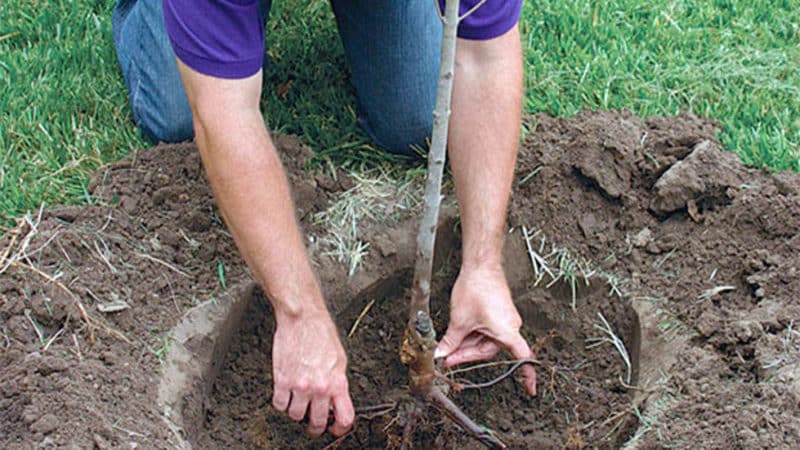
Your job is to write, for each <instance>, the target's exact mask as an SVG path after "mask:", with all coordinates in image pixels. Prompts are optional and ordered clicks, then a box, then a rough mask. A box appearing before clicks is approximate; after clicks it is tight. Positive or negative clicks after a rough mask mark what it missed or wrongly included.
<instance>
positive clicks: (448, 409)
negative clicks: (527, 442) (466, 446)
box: [427, 387, 508, 449]
mask: <svg viewBox="0 0 800 450" xmlns="http://www.w3.org/2000/svg"><path fill="white" fill-rule="evenodd" d="M427 397H428V399H429V400H430V401H431V402H432V403H433V405H434V406H435V407H436V408H438V409H439V410H440V411H441V412H442V413H443V414H444V415H446V416H447V417H448V418H449V419H450V420H452V421H453V422H454V423H455V424H456V425H458V426H460V427H461V428H462V429H463V430H464V431H465V432H466V433H467V434H469V435H470V436H472V437H473V438H475V439H476V440H477V441H479V442H480V443H481V444H483V445H485V446H486V447H487V448H491V449H506V448H508V445H507V444H506V443H505V442H503V440H502V439H500V437H499V436H498V435H497V433H496V432H495V431H493V430H491V429H489V428H486V427H483V426H481V425H478V424H477V423H475V421H473V420H472V419H471V418H470V417H469V416H467V415H466V414H464V412H463V411H461V408H459V407H458V406H457V405H456V404H455V403H453V401H452V400H450V398H449V397H447V395H445V393H444V392H442V390H441V389H438V388H436V387H432V388H431V389H430V391H429V392H428V396H427Z"/></svg>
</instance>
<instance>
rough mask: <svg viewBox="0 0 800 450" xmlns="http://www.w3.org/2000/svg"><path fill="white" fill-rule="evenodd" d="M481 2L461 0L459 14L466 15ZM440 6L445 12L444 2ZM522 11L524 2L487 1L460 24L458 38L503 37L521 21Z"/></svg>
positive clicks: (482, 38) (509, 0)
mask: <svg viewBox="0 0 800 450" xmlns="http://www.w3.org/2000/svg"><path fill="white" fill-rule="evenodd" d="M480 1H481V0H461V4H460V5H459V7H458V10H459V13H460V14H461V15H463V14H466V13H467V12H468V11H469V10H470V9H472V8H473V7H474V6H475V5H477V4H478V3H479V2H480ZM439 4H440V5H441V8H442V11H444V0H439ZM521 10H522V0H486V3H484V4H483V5H481V6H480V7H478V9H476V10H475V11H473V12H472V13H471V14H470V15H469V16H467V17H466V18H465V19H464V20H463V21H462V22H461V23H460V24H458V37H460V38H463V39H472V40H479V41H483V40H487V39H492V38H496V37H498V36H502V35H504V34H506V32H507V31H508V30H510V29H511V28H512V27H513V26H514V25H516V23H517V22H518V21H519V15H520V11H521Z"/></svg>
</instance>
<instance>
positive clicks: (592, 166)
mask: <svg viewBox="0 0 800 450" xmlns="http://www.w3.org/2000/svg"><path fill="white" fill-rule="evenodd" d="M529 125H530V126H529V128H530V129H531V132H530V133H529V134H528V135H527V136H526V138H525V141H524V143H523V146H522V151H521V153H520V158H519V164H518V169H517V183H516V184H515V192H514V196H513V198H512V205H511V211H510V214H509V218H510V219H509V223H510V225H511V226H512V227H513V229H512V232H511V233H509V238H508V240H507V273H508V276H509V280H510V282H511V284H512V288H513V291H514V293H515V300H516V301H517V303H518V305H519V307H520V310H521V312H522V314H523V316H524V317H525V322H526V328H525V333H526V334H527V336H528V337H529V338H530V340H531V342H535V346H536V348H537V354H538V357H539V358H540V359H541V360H543V362H544V364H545V365H546V366H545V367H540V368H539V374H540V376H539V392H540V395H539V396H538V397H536V398H534V399H528V398H526V397H525V396H524V395H523V392H522V389H521V388H520V386H519V384H518V383H516V382H514V381H511V380H507V381H505V382H503V383H501V384H499V385H496V386H494V387H492V388H490V389H485V390H482V391H480V392H474V391H465V392H462V393H459V394H455V395H454V398H455V399H456V401H457V402H458V403H459V404H461V405H463V407H464V409H465V410H466V411H468V412H469V413H470V414H472V415H473V416H474V417H475V418H477V419H478V420H479V421H481V422H482V423H485V424H487V425H489V426H492V427H495V428H496V429H497V430H499V431H500V432H501V433H502V434H503V435H504V436H505V437H506V438H507V439H508V440H509V441H510V442H512V443H513V445H514V446H515V447H525V448H540V447H546V448H552V447H562V446H568V447H570V446H571V447H581V446H589V447H605V448H611V447H619V446H620V445H621V444H622V443H624V442H625V441H629V443H630V444H631V445H632V446H639V447H642V448H656V447H663V446H683V447H690V446H697V445H698V443H702V446H704V447H711V448H753V447H771V448H791V447H794V446H796V443H797V442H800V419H798V417H800V367H799V366H800V334H798V330H797V329H798V327H797V326H796V325H797V322H798V319H800V305H799V304H798V297H799V294H800V274H799V273H798V271H799V270H800V237H798V230H799V229H800V177H798V175H796V174H788V173H778V174H769V173H767V172H765V171H761V170H755V169H747V168H744V167H742V166H741V165H740V164H739V163H738V161H737V160H736V158H735V156H734V155H733V154H731V153H726V152H721V151H719V150H718V147H717V146H718V143H717V142H716V140H715V138H714V133H715V128H714V125H713V124H711V123H709V122H707V121H704V120H702V119H697V118H694V117H691V116H678V117H670V118H650V119H644V120H643V119H640V118H637V117H634V116H632V115H630V114H627V113H614V112H596V113H585V114H580V115H578V116H576V117H573V118H569V119H552V118H549V117H545V116H537V117H536V118H535V120H533V121H532V122H531V123H530V124H529ZM704 141H708V142H707V143H704ZM278 144H279V147H280V148H281V150H282V154H283V155H284V161H285V163H286V165H287V168H288V170H289V172H290V178H291V182H292V185H293V189H294V192H295V196H296V199H297V204H298V215H299V216H300V217H301V218H303V221H302V223H303V226H304V227H305V229H306V230H307V231H308V233H309V234H310V235H312V236H315V237H317V238H318V237H319V236H322V235H323V234H324V233H325V229H324V228H321V227H320V225H315V224H313V223H311V220H310V217H311V216H310V213H313V212H315V211H319V210H321V209H322V208H325V207H326V205H327V204H328V200H329V199H331V198H333V196H336V195H337V193H338V192H340V191H342V190H346V189H347V188H349V187H350V186H351V184H352V182H351V180H350V179H349V178H348V177H346V176H344V175H343V174H336V176H335V177H332V176H330V175H324V174H321V173H316V172H314V173H312V174H311V175H308V174H307V173H306V172H305V171H304V170H303V169H304V166H305V165H306V163H307V162H308V160H309V158H310V156H311V155H310V150H309V149H307V148H306V147H304V146H302V145H300V144H299V143H298V142H297V141H296V140H294V139H292V138H286V137H281V138H279V139H278ZM88 190H89V193H90V194H91V195H92V199H93V206H84V207H59V208H52V209H48V210H45V211H44V212H43V214H42V217H41V220H37V217H36V215H35V214H34V217H33V218H32V222H33V224H35V225H36V226H35V227H33V226H31V225H30V224H28V225H24V226H21V227H20V228H18V229H17V230H12V231H10V232H7V233H5V235H4V236H3V237H2V238H1V239H0V257H3V260H2V261H0V331H2V333H3V336H2V337H0V345H2V353H0V428H2V430H3V433H0V447H2V448H34V447H38V446H44V447H69V446H72V447H74V448H86V447H92V446H95V447H98V448H112V447H121V446H133V445H134V444H135V445H136V446H138V447H143V448H164V447H176V446H179V445H181V444H183V443H184V441H183V440H184V439H186V438H188V439H189V441H190V442H191V443H193V444H194V445H195V446H196V447H198V448H213V447H221V446H225V447H233V448H253V447H264V448H286V447H292V448H297V447H309V448H319V447H323V446H325V445H326V444H328V443H330V442H331V439H330V438H326V439H322V440H317V441H310V440H306V439H305V437H304V436H303V434H302V426H300V425H298V424H294V423H292V422H290V421H288V420H286V419H285V418H283V417H281V416H279V415H276V414H275V413H273V412H272V411H271V410H270V408H269V404H270V390H271V388H270V376H271V371H270V368H269V354H270V345H271V342H270V334H271V327H272V322H271V320H270V313H269V307H268V306H267V305H266V304H265V302H264V301H263V299H261V297H260V296H259V295H257V294H256V295H253V294H248V295H247V297H246V298H245V299H244V304H245V306H244V307H245V308H247V312H246V313H245V314H244V319H242V320H241V323H240V324H238V325H237V326H234V327H232V328H233V329H232V330H230V334H231V335H232V344H231V345H230V348H227V347H225V346H218V347H214V345H213V344H214V343H213V342H211V343H210V344H211V347H214V348H215V354H216V353H219V355H216V356H214V358H216V359H214V358H211V359H210V362H209V364H211V365H212V366H214V367H218V369H215V370H212V371H208V372H203V373H209V374H214V373H221V376H219V377H217V378H215V379H205V380H203V382H204V383H206V384H208V386H209V387H207V388H201V387H198V388H197V391H196V393H195V394H194V395H189V394H187V395H186V396H185V397H186V401H185V405H183V406H181V407H180V408H181V410H182V414H183V417H184V418H186V420H185V421H184V423H173V422H172V421H171V420H167V418H168V417H173V416H171V415H170V413H169V411H166V410H165V409H164V406H165V405H159V404H158V402H157V400H158V399H160V398H161V397H160V394H159V389H160V388H163V385H164V384H165V383H166V384H169V382H171V379H166V381H165V378H163V377H161V376H160V373H161V372H162V369H161V368H162V367H174V366H175V365H176V363H175V360H176V358H178V355H183V353H181V352H179V351H177V347H178V346H179V343H178V342H177V340H176V339H178V338H177V337H176V336H175V335H174V334H172V333H171V332H170V330H171V329H172V328H173V327H174V326H175V325H176V324H177V323H178V322H179V321H181V319H182V318H184V321H185V320H186V319H185V317H187V316H186V315H185V312H186V310H187V309H189V308H191V311H193V312H195V313H197V312H198V311H202V310H203V308H214V307H215V305H216V304H217V302H218V301H219V302H220V303H225V301H226V300H224V299H226V298H228V297H229V295H228V292H229V291H230V290H231V289H232V287H233V286H240V285H243V284H245V283H246V282H247V280H248V279H249V275H248V274H247V271H246V269H245V268H244V266H243V264H242V263H241V261H240V259H239V256H238V254H237V252H236V250H235V248H234V246H233V244H232V242H231V239H230V236H229V235H228V234H227V233H226V231H225V230H224V227H223V226H222V224H221V222H220V220H219V217H218V216H217V214H216V212H215V208H214V203H213V198H212V196H211V194H210V192H209V190H208V187H207V185H206V182H205V180H204V178H203V174H202V168H201V165H200V162H199V158H198V157H197V154H196V150H195V149H194V148H193V147H191V146H163V147H159V148H156V149H154V150H151V151H147V152H141V153H138V154H136V155H133V157H132V158H131V159H129V160H126V161H122V162H119V163H116V164H114V165H112V166H110V167H108V168H107V169H106V170H104V171H102V172H100V173H98V175H97V176H96V177H95V179H94V180H93V182H92V183H91V184H90V186H89V189H88ZM414 223H415V221H414V220H410V221H402V222H400V223H388V224H385V225H377V226H376V225H373V226H370V227H368V228H369V229H366V230H364V235H363V236H364V239H365V240H367V241H368V242H370V245H371V246H370V251H369V253H368V255H367V257H366V259H365V262H364V265H363V267H364V268H365V269H362V270H361V271H360V272H359V273H357V274H355V275H354V276H353V277H351V278H348V277H347V270H346V268H344V267H342V265H341V264H339V263H337V262H336V261H334V260H333V259H332V258H330V257H326V256H321V251H320V249H319V248H317V247H316V246H315V244H310V246H309V251H310V252H311V254H312V255H313V257H314V260H315V262H316V264H317V269H318V272H319V273H320V278H321V280H322V283H323V286H324V289H325V292H326V295H327V296H328V298H329V300H330V301H331V302H332V304H331V308H332V311H333V312H334V314H335V317H336V319H337V323H338V324H339V325H340V328H341V331H342V333H343V335H345V334H347V332H348V331H349V329H350V327H351V326H352V324H353V323H354V321H355V319H356V317H357V316H358V315H359V314H360V313H361V312H362V311H363V309H364V308H365V306H366V305H367V304H368V302H369V301H370V300H373V299H375V300H376V301H375V303H374V305H373V306H372V308H371V309H370V311H368V313H367V314H366V315H365V316H364V318H363V319H362V321H361V322H360V324H359V326H358V329H357V330H356V332H355V333H354V335H353V337H352V338H346V339H344V342H345V345H346V347H347V350H348V354H349V356H350V372H351V373H350V381H351V388H352V393H353V398H354V402H355V403H356V404H357V405H358V406H366V405H371V404H376V403H382V402H384V401H386V400H387V399H392V398H395V397H396V396H397V393H398V392H401V391H402V389H403V388H404V385H405V370H404V369H403V368H402V367H401V366H399V363H398V362H397V357H396V356H395V355H396V348H397V345H398V334H399V328H398V327H399V326H401V324H402V323H403V322H404V319H403V316H404V314H405V304H404V301H403V299H404V298H405V295H404V292H403V289H404V288H405V287H406V286H408V284H409V283H408V277H409V273H410V270H409V267H411V266H410V262H411V258H412V257H413V225H414ZM522 226H525V227H526V230H528V231H530V232H531V233H538V234H536V237H534V238H533V239H532V240H531V243H532V247H533V249H534V250H536V251H538V252H541V253H542V254H548V253H551V250H552V247H551V246H552V245H555V246H557V247H558V248H559V249H566V250H568V251H569V252H570V253H571V254H572V255H573V259H574V260H585V261H588V263H586V264H581V265H579V266H577V267H579V269H580V270H578V272H579V273H578V275H581V273H582V274H592V276H591V277H590V280H589V285H588V286H587V285H586V284H585V283H584V281H583V280H582V279H580V278H579V279H577V292H576V295H575V305H576V308H575V310H574V311H573V309H572V308H571V303H572V293H571V290H570V286H569V283H564V282H563V280H562V281H560V282H557V283H555V284H553V285H552V286H551V287H550V288H547V287H545V286H546V285H547V284H548V283H549V281H550V280H549V279H548V278H545V279H544V280H543V281H542V282H540V283H539V285H538V286H536V287H534V286H533V279H534V278H535V277H534V276H533V272H532V270H531V266H530V263H529V261H528V259H527V258H528V253H527V251H526V250H525V244H524V241H523V240H522V238H521V234H520V229H521V227H522ZM453 228H454V227H453V226H447V227H444V228H442V229H443V230H444V231H443V233H442V234H443V236H444V238H443V239H442V242H441V243H440V245H439V250H438V254H439V255H440V256H439V257H438V263H437V264H438V267H439V270H438V271H437V274H438V275H437V276H438V281H437V285H438V287H437V289H436V292H437V296H436V300H435V303H434V311H435V314H436V315H435V317H434V318H435V319H436V322H437V325H438V326H439V327H440V328H441V327H443V326H444V325H445V323H446V317H447V301H446V299H447V293H448V286H449V285H450V283H451V280H452V278H453V276H454V272H455V270H456V269H457V265H458V256H457V255H458V238H457V237H458V235H457V232H449V231H447V230H452V229H453ZM542 238H545V241H544V244H541V243H542V241H541V239H542ZM315 242H318V241H315ZM540 245H541V246H540ZM6 249H9V252H8V254H5V253H4V252H5V250H6ZM564 254H565V253H564V252H563V251H562V252H560V253H557V254H551V255H550V258H549V260H550V262H551V267H552V268H553V269H554V270H555V268H556V267H557V260H558V258H559V257H561V256H563V255H564ZM4 255H5V256H8V255H12V256H14V255H25V258H18V259H14V261H15V263H14V264H13V265H11V266H8V262H9V261H10V260H9V259H8V258H5V256H4ZM561 261H562V263H563V262H564V261H566V260H565V259H561ZM588 266H591V268H589V267H588ZM220 267H221V268H222V270H223V272H224V282H223V281H222V280H223V278H222V277H220V276H219V270H220ZM29 268H36V269H37V270H40V271H41V272H42V273H44V274H47V275H48V276H51V277H57V278H58V281H59V282H60V283H61V286H63V288H61V287H58V286H56V285H55V284H54V283H52V282H48V281H46V280H45V279H44V277H43V276H42V275H41V274H38V273H35V272H33V271H31V270H29ZM564 268H566V269H567V272H569V271H571V270H574V269H570V267H567V266H564ZM609 276H611V277H612V278H613V280H614V283H613V284H614V286H618V287H620V288H621V290H622V291H624V293H625V296H624V298H625V299H624V300H623V299H620V298H619V297H617V296H613V295H609V293H608V291H609V286H608V284H607V279H608V277H609ZM715 287H716V288H718V289H717V290H716V291H713V290H712V289H714V288H715ZM723 287H724V288H723ZM67 291H69V292H71V293H72V294H74V295H75V298H76V299H79V300H80V301H81V302H82V304H83V305H84V306H85V307H86V309H87V311H88V313H89V315H90V316H91V319H92V322H93V323H94V326H93V327H91V330H92V331H93V334H94V339H95V343H94V345H91V344H90V342H89V328H88V327H87V326H86V325H85V323H84V322H83V321H82V320H81V317H80V314H79V312H78V311H77V309H76V308H75V304H74V300H73V298H72V297H71V296H70V294H68V293H67ZM247 292H249V291H247ZM120 300H123V301H125V302H126V304H127V305H128V306H129V308H128V309H125V310H122V311H119V312H101V311H100V310H98V305H99V304H104V305H106V306H109V305H110V304H112V303H113V302H117V301H120ZM634 310H635V311H636V312H634ZM598 312H601V313H602V314H603V315H604V316H605V317H606V318H608V320H609V322H610V325H611V327H612V329H614V330H615V332H616V333H617V334H618V335H619V336H620V337H621V338H622V339H623V341H624V342H625V346H626V347H627V348H628V350H629V352H630V353H631V357H632V359H633V361H634V371H633V372H634V373H633V380H632V383H635V384H638V387H637V388H635V389H627V388H626V387H625V386H624V384H623V383H622V382H621V377H623V376H624V375H625V367H624V365H623V363H622V360H621V358H620V355H619V353H617V352H616V350H614V349H613V348H612V347H611V346H610V345H608V344H604V345H603V346H600V347H596V348H592V349H587V348H586V347H587V339H588V338H592V337H598V336H601V335H602V333H601V332H600V331H598V330H597V329H596V328H594V327H595V325H596V324H598V323H599V321H598V317H597V313H598ZM637 313H638V315H637ZM640 321H641V330H640V327H639V322H640ZM34 323H35V324H36V327H38V329H39V331H40V333H41V334H42V339H40V338H39V337H38V336H37V331H36V329H35V327H34ZM111 329H113V330H117V331H119V332H121V333H123V334H124V335H125V336H126V337H127V339H128V340H129V341H130V343H126V342H124V341H123V340H121V339H120V338H119V337H116V336H114V335H112V334H110V333H109V332H108V331H106V330H111ZM62 330H63V331H62ZM440 331H441V329H440ZM73 336H74V337H73ZM198 342H203V341H198ZM208 344H209V343H206V346H208ZM171 350H172V351H171ZM498 370H499V369H497V368H494V369H484V370H480V371H476V372H473V373H469V374H467V377H468V378H471V379H481V380H482V379H487V378H489V377H491V376H492V375H494V374H496V373H498ZM215 380H216V381H215ZM394 417H395V415H394V414H389V415H385V416H380V417H376V418H373V419H372V420H368V419H360V420H359V423H358V426H357V427H356V431H355V432H354V433H353V434H352V435H350V436H348V437H347V439H345V440H344V441H343V442H342V447H343V448H363V447H383V446H385V445H387V444H388V445H391V444H392V443H393V442H394V441H393V439H395V438H396V436H397V434H398V432H399V430H400V425H399V424H398V423H396V422H394V423H392V419H393V418H394ZM179 422H180V421H179ZM387 425H388V426H387ZM416 439H417V444H418V445H419V446H420V447H422V448H426V447H445V448H455V447H467V448H475V444H474V443H472V442H470V441H469V440H467V439H465V438H464V437H463V436H462V435H461V434H460V432H458V430H456V429H454V427H453V426H451V425H449V424H447V423H446V422H445V421H443V420H442V419H441V418H440V416H439V415H437V414H435V413H431V414H429V415H428V416H426V421H425V423H424V424H423V425H422V429H421V430H420V431H419V432H418V433H417V436H416Z"/></svg>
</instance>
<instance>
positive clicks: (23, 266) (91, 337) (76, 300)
mask: <svg viewBox="0 0 800 450" xmlns="http://www.w3.org/2000/svg"><path fill="white" fill-rule="evenodd" d="M11 265H12V266H15V267H19V268H21V269H25V270H28V271H30V272H33V273H35V274H37V275H39V276H40V277H42V278H44V279H45V280H47V281H48V282H50V283H53V284H55V285H56V287H58V288H59V289H61V290H62V291H63V292H64V293H66V294H67V296H68V297H69V298H70V299H71V300H72V301H73V303H75V306H76V307H77V308H78V311H79V312H80V315H81V318H82V319H83V321H84V322H86V325H88V327H89V343H90V344H92V345H94V332H93V331H92V326H93V321H92V320H91V319H89V314H87V313H86V308H84V307H83V303H81V301H80V299H79V298H78V297H77V296H76V295H75V294H73V293H72V291H71V290H69V288H68V287H66V286H64V283H62V282H60V281H58V280H56V279H55V278H53V277H51V276H50V275H48V274H46V273H44V272H42V271H41V270H39V269H37V268H36V267H33V266H31V265H28V264H23V263H20V262H17V261H14V262H12V263H11ZM117 333H118V334H119V336H121V337H122V338H123V339H124V340H125V341H126V342H127V343H130V341H129V340H128V338H126V337H125V336H124V335H123V334H122V333H120V332H118V331H117Z"/></svg>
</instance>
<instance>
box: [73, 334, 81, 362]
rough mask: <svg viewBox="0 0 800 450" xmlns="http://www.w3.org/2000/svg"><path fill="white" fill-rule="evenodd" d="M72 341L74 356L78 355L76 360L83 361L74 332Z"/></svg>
mask: <svg viewBox="0 0 800 450" xmlns="http://www.w3.org/2000/svg"><path fill="white" fill-rule="evenodd" d="M72 343H73V344H74V345H75V356H77V357H78V361H83V354H82V353H81V345H80V344H79V343H78V337H77V336H75V333H72Z"/></svg>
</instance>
